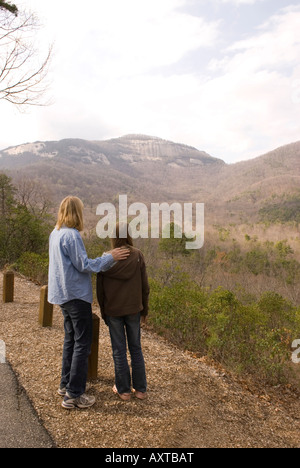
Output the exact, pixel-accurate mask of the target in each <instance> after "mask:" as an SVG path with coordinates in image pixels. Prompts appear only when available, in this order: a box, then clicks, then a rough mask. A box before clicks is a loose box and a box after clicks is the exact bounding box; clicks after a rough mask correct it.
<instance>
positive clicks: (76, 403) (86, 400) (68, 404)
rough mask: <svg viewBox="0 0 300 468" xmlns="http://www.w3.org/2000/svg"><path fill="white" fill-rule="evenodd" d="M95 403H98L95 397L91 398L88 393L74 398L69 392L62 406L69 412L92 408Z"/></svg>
mask: <svg viewBox="0 0 300 468" xmlns="http://www.w3.org/2000/svg"><path fill="white" fill-rule="evenodd" d="M95 403H96V398H95V397H93V396H89V395H87V394H86V393H84V394H83V395H81V396H80V397H78V398H72V397H70V395H69V394H68V392H67V393H66V396H65V398H64V400H63V402H62V405H61V406H62V407H63V408H65V409H69V410H70V409H75V408H79V409H86V408H90V407H91V406H93V405H94V404H95Z"/></svg>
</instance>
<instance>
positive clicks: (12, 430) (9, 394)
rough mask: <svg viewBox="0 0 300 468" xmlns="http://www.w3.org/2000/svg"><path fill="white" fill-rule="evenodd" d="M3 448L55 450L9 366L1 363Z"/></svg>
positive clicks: (0, 431) (0, 438)
mask: <svg viewBox="0 0 300 468" xmlns="http://www.w3.org/2000/svg"><path fill="white" fill-rule="evenodd" d="M0 448H54V443H53V441H52V440H51V438H50V436H49V435H48V433H47V432H46V430H45V429H44V427H43V426H42V424H41V423H40V421H39V419H38V417H37V414H36V412H35V411H34V409H33V407H32V405H31V403H30V401H29V400H28V397H27V395H26V393H25V391H24V389H22V387H21V386H20V385H19V383H18V381H17V379H16V376H15V374H14V373H13V371H12V369H11V367H10V366H9V365H8V364H0Z"/></svg>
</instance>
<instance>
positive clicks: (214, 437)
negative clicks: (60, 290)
mask: <svg viewBox="0 0 300 468" xmlns="http://www.w3.org/2000/svg"><path fill="white" fill-rule="evenodd" d="M2 283H3V281H2V274H1V273H0V295H1V296H2ZM39 294H40V288H39V287H38V286H36V285H35V284H33V283H31V282H29V281H27V280H25V279H23V278H19V277H16V279H15V302H14V303H13V304H5V305H4V304H2V303H1V304H0V340H1V339H2V340H4V341H5V342H6V347H7V359H8V360H9V362H10V364H11V365H12V367H13V369H14V371H15V372H16V373H17V375H18V378H19V381H20V383H21V385H22V386H23V387H24V388H25V390H26V392H27V394H28V396H29V398H30V400H31V402H32V404H33V406H34V408H35V409H36V411H37V413H38V415H39V418H40V419H41V420H42V421H43V424H44V426H45V428H46V429H47V431H48V432H49V433H50V435H51V437H52V438H53V440H54V441H55V443H56V444H57V446H58V447H78V448H80V447H93V448H97V447H102V448H166V447H168V448H201V447H287V448H288V447H300V444H299V433H300V403H299V399H297V398H296V396H295V394H293V393H292V391H290V390H289V389H288V388H281V389H280V391H279V390H278V389H277V391H276V392H275V391H274V392H273V393H271V394H270V393H269V394H267V393H264V392H260V393H258V392H257V391H256V390H255V389H254V388H250V387H249V386H248V385H247V384H246V383H243V382H242V383H241V382H239V381H238V380H237V379H235V378H233V377H232V376H230V375H229V374H227V373H225V372H224V371H223V370H222V369H221V368H218V367H216V366H212V365H209V362H208V360H206V359H202V360H199V359H195V358H193V357H192V356H191V355H190V354H188V353H185V352H183V351H181V350H179V349H177V348H176V347H174V346H172V345H171V344H169V343H167V342H165V341H164V340H163V339H162V338H160V337H158V336H157V335H155V334H153V333H152V332H150V331H149V330H147V329H146V330H145V329H144V330H143V349H144V354H145V360H146V366H147V374H148V381H149V398H148V400H147V401H144V402H141V401H138V400H136V399H132V401H131V402H129V403H128V402H122V401H120V400H119V399H118V398H117V397H116V396H114V395H113V393H112V391H111V388H112V386H113V383H114V370H113V361H112V356H111V346H110V340H109V335H108V330H107V328H106V326H105V325H104V324H103V322H101V336H100V353H99V373H98V375H99V379H98V381H97V382H95V383H93V384H92V385H91V387H90V389H89V392H90V393H91V394H93V395H95V396H96V399H97V403H96V405H95V406H94V407H93V408H91V409H89V410H87V411H79V410H75V411H72V412H67V411H66V410H63V409H62V408H61V406H60V404H61V399H60V397H59V396H58V395H57V394H56V390H57V388H58V386H59V382H60V371H61V354H62V345H63V338H64V332H63V321H62V316H61V312H60V310H59V308H55V310H54V319H53V327H52V328H45V329H42V328H41V327H40V326H39V324H38V322H37V320H38V307H39ZM1 296H0V297H1ZM94 312H95V313H99V310H98V309H97V308H96V307H94Z"/></svg>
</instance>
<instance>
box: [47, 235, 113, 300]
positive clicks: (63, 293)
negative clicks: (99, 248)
mask: <svg viewBox="0 0 300 468" xmlns="http://www.w3.org/2000/svg"><path fill="white" fill-rule="evenodd" d="M49 257H50V259H49V283H48V301H49V303H50V304H58V305H62V304H65V303H66V302H69V301H72V300H74V299H81V300H82V301H85V302H89V303H90V304H91V303H92V302H93V289H92V281H91V273H99V272H100V271H107V270H109V269H110V268H111V266H112V265H113V263H114V259H113V257H112V255H111V254H109V255H106V256H105V257H99V258H96V259H95V260H91V259H89V258H88V256H87V253H86V249H85V247H84V244H83V241H82V238H81V236H80V234H79V232H78V231H77V230H76V229H69V228H65V227H62V228H61V229H60V230H58V229H54V231H53V232H52V234H51V236H50V246H49Z"/></svg>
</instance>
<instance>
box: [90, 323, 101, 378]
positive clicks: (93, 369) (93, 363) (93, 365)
mask: <svg viewBox="0 0 300 468" xmlns="http://www.w3.org/2000/svg"><path fill="white" fill-rule="evenodd" d="M99 333H100V318H99V317H98V315H96V314H93V342H92V351H91V354H90V356H89V370H88V380H89V381H92V380H97V378H98V356H99Z"/></svg>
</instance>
